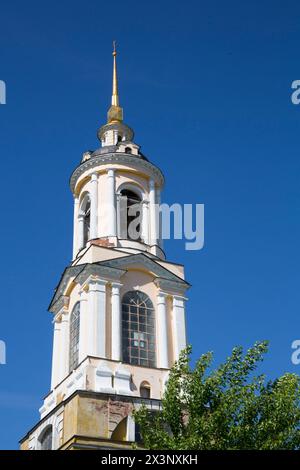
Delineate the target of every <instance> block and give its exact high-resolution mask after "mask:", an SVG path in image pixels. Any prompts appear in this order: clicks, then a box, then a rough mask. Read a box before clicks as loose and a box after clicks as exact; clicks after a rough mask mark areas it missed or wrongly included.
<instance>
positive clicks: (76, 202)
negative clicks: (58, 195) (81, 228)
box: [73, 197, 79, 259]
mask: <svg viewBox="0 0 300 470" xmlns="http://www.w3.org/2000/svg"><path fill="white" fill-rule="evenodd" d="M78 210H79V198H78V197H75V198H74V221H73V259H75V258H76V255H77V253H78Z"/></svg>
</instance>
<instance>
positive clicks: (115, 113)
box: [107, 41, 123, 123]
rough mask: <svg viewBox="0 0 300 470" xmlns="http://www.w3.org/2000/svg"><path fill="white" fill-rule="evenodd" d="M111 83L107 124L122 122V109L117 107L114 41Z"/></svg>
mask: <svg viewBox="0 0 300 470" xmlns="http://www.w3.org/2000/svg"><path fill="white" fill-rule="evenodd" d="M112 55H113V83H112V97H111V107H110V108H109V110H108V115H107V119H108V122H109V123H110V122H116V121H117V122H118V121H119V122H121V121H123V109H122V108H121V107H120V105H119V93H118V77H117V59H116V56H117V50H116V41H113V52H112Z"/></svg>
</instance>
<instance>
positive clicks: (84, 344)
mask: <svg viewBox="0 0 300 470" xmlns="http://www.w3.org/2000/svg"><path fill="white" fill-rule="evenodd" d="M88 329H89V316H88V308H87V292H86V291H85V290H82V291H81V292H80V323H79V363H80V362H82V361H83V360H84V359H85V358H86V357H87V356H88V342H89V338H88Z"/></svg>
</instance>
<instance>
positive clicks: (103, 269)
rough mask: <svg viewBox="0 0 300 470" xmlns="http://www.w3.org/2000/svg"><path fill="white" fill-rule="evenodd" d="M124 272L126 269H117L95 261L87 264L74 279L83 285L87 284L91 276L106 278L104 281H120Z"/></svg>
mask: <svg viewBox="0 0 300 470" xmlns="http://www.w3.org/2000/svg"><path fill="white" fill-rule="evenodd" d="M124 273H125V270H124V269H117V268H112V267H110V266H103V265H101V264H100V263H93V264H87V265H86V266H85V268H84V269H83V270H82V271H81V272H80V273H79V275H78V276H77V277H76V278H75V279H74V281H75V282H76V283H78V284H80V285H81V286H82V285H83V284H85V283H86V282H87V280H88V279H89V278H91V280H93V278H94V277H99V278H102V279H103V278H104V279H103V280H104V281H119V280H120V277H121V276H122V275H123V274H124Z"/></svg>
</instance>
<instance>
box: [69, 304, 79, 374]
mask: <svg viewBox="0 0 300 470" xmlns="http://www.w3.org/2000/svg"><path fill="white" fill-rule="evenodd" d="M79 327H80V302H77V304H75V306H74V308H73V310H72V313H71V317H70V349H69V371H70V372H72V370H74V369H76V367H77V366H78V358H79Z"/></svg>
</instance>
